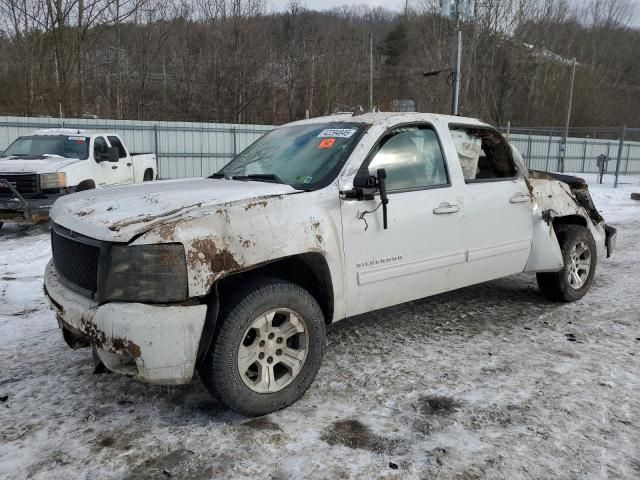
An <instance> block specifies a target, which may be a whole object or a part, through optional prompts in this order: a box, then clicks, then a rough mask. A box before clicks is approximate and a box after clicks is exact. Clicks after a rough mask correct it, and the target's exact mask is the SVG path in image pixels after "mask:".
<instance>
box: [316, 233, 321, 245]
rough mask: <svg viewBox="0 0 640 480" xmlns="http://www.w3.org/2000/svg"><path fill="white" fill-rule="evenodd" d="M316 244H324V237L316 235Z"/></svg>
mask: <svg viewBox="0 0 640 480" xmlns="http://www.w3.org/2000/svg"><path fill="white" fill-rule="evenodd" d="M316 242H318V243H319V244H320V243H322V235H316Z"/></svg>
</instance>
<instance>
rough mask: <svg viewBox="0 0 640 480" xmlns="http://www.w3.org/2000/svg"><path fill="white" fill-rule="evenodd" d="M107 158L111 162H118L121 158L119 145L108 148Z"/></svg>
mask: <svg viewBox="0 0 640 480" xmlns="http://www.w3.org/2000/svg"><path fill="white" fill-rule="evenodd" d="M107 159H108V160H109V161H110V162H117V161H118V160H120V153H119V152H118V147H109V148H108V149H107Z"/></svg>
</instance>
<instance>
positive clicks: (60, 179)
mask: <svg viewBox="0 0 640 480" xmlns="http://www.w3.org/2000/svg"><path fill="white" fill-rule="evenodd" d="M66 186H67V174H66V173H42V174H41V175H40V188H41V189H42V190H51V189H53V188H64V187H66Z"/></svg>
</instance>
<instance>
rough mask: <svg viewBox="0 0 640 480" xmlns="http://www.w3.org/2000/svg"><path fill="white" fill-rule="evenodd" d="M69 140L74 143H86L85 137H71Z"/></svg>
mask: <svg viewBox="0 0 640 480" xmlns="http://www.w3.org/2000/svg"><path fill="white" fill-rule="evenodd" d="M69 140H71V141H72V142H82V143H84V137H69Z"/></svg>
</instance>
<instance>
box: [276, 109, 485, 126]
mask: <svg viewBox="0 0 640 480" xmlns="http://www.w3.org/2000/svg"><path fill="white" fill-rule="evenodd" d="M334 122H335V123H342V122H344V123H365V124H369V125H376V124H378V125H380V124H382V125H385V126H389V127H392V126H394V125H397V124H402V123H409V122H430V123H432V122H442V123H447V124H449V123H451V124H455V123H463V124H466V125H478V126H483V127H491V125H488V124H487V123H484V122H482V121H480V120H478V119H476V118H471V117H459V116H455V115H442V114H439V113H420V112H406V113H404V112H373V113H363V114H360V115H358V114H356V115H354V114H351V113H339V114H335V115H328V116H325V117H315V118H309V119H307V120H299V121H297V122H292V123H288V124H287V125H307V124H314V123H334Z"/></svg>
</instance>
